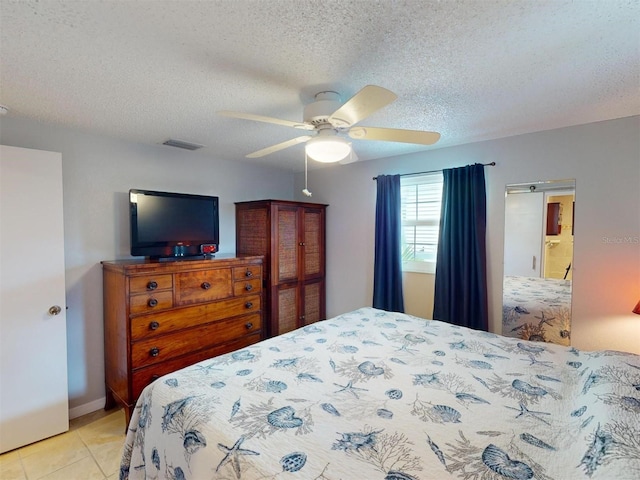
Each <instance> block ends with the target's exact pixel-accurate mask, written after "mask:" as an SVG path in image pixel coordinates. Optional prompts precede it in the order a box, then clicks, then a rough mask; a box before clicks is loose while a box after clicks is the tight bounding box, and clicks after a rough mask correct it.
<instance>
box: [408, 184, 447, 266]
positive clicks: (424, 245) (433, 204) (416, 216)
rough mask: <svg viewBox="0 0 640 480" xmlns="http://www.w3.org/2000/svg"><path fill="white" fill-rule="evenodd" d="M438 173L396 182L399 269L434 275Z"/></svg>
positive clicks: (438, 204) (438, 211)
mask: <svg viewBox="0 0 640 480" xmlns="http://www.w3.org/2000/svg"><path fill="white" fill-rule="evenodd" d="M442 183H443V178H442V172H438V173H429V174H424V175H419V176H411V177H402V178H401V179H400V195H401V203H402V206H401V215H402V270H403V271H405V272H422V273H435V271H436V253H437V250H438V232H439V229H440V205H441V203H442Z"/></svg>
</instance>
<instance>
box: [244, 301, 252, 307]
mask: <svg viewBox="0 0 640 480" xmlns="http://www.w3.org/2000/svg"><path fill="white" fill-rule="evenodd" d="M244 306H245V308H252V307H253V302H247V303H245V304H244Z"/></svg>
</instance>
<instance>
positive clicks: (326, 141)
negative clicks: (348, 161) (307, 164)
mask: <svg viewBox="0 0 640 480" xmlns="http://www.w3.org/2000/svg"><path fill="white" fill-rule="evenodd" d="M305 151H306V152H307V155H309V157H311V158H312V159H313V160H315V161H317V162H322V163H334V162H339V161H340V160H344V159H345V158H347V156H348V155H349V154H350V153H351V145H350V144H349V142H348V141H347V140H346V139H344V138H342V137H336V136H318V137H313V138H312V139H311V140H309V141H308V142H307V143H306V144H305Z"/></svg>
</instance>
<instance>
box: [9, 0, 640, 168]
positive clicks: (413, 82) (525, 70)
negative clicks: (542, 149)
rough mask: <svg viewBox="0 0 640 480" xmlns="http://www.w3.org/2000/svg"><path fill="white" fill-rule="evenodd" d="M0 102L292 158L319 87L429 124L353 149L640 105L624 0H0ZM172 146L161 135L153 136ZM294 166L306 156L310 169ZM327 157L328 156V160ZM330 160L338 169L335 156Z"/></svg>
mask: <svg viewBox="0 0 640 480" xmlns="http://www.w3.org/2000/svg"><path fill="white" fill-rule="evenodd" d="M0 7H1V10H0V31H1V39H0V40H1V43H0V60H1V67H0V85H1V90H0V104H2V105H6V106H7V107H8V108H9V109H10V112H9V114H8V115H10V116H15V117H28V118H33V119H37V120H40V121H44V122H51V123H55V124H60V125H64V126H69V127H73V128H79V129H82V130H86V131H90V132H95V133H99V134H105V135H110V136H115V137H120V138H125V139H129V140H134V141H138V142H142V143H146V144H152V145H158V144H161V143H162V142H163V141H165V140H167V139H169V138H174V139H179V140H185V141H190V142H195V143H200V144H203V145H205V146H206V148H204V149H202V150H200V152H203V153H205V154H210V155H211V156H212V157H214V158H222V159H228V160H236V161H247V162H248V161H251V162H256V163H260V164H268V165H274V166H275V165H278V166H281V167H283V168H287V169H291V170H295V171H299V170H301V169H302V168H303V166H304V153H303V152H304V150H303V146H302V145H297V146H294V147H291V148H289V149H286V150H283V151H281V152H278V153H275V154H273V155H269V156H266V157H262V158H259V159H253V160H249V159H245V158H244V156H245V155H246V154H248V153H250V152H253V151H256V150H259V149H261V148H264V147H267V146H270V145H273V144H275V143H279V142H283V141H285V140H289V139H291V138H294V137H296V136H298V135H300V134H301V133H302V132H301V131H300V130H295V129H292V128H288V127H284V126H279V125H272V124H267V123H260V122H252V121H247V120H240V119H234V118H226V117H222V116H219V115H216V113H215V112H216V111H217V110H235V111H241V112H249V113H255V114H260V115H266V116H271V117H276V118H282V119H285V120H292V121H299V120H301V119H302V109H303V106H304V105H305V104H307V103H309V102H311V101H312V99H313V95H314V94H315V93H317V92H318V91H322V90H335V91H338V92H339V93H340V94H341V96H342V99H343V100H346V99H348V98H349V97H351V96H352V95H353V94H355V93H356V92H357V91H358V90H360V88H362V87H363V86H365V85H367V84H374V85H380V86H383V87H385V88H387V89H389V90H392V91H393V92H395V93H396V94H397V95H398V99H397V100H396V101H395V102H394V103H392V104H390V105H388V106H387V107H385V108H384V109H382V110H380V111H378V112H376V113H375V114H373V115H372V116H370V117H369V118H367V119H365V120H363V121H362V122H361V125H365V126H366V125H368V126H379V127H390V128H406V129H415V130H430V131H438V132H440V133H441V134H442V138H441V140H440V141H439V142H438V143H437V144H436V145H434V146H431V147H425V146H417V145H407V144H401V143H389V142H377V141H364V140H354V141H353V145H354V149H355V151H356V153H357V154H358V156H359V157H360V159H361V160H368V159H373V158H379V157H386V156H392V155H399V154H403V153H410V152H416V151H420V150H429V149H434V148H440V147H445V146H451V145H459V144H464V143H469V142H475V141H481V140H488V139H494V138H499V137H506V136H511V135H517V134H522V133H528V132H534V131H540V130H548V129H552V128H558V127H564V126H570V125H578V124H583V123H589V122H594V121H599V120H608V119H612V118H620V117H625V116H630V115H636V114H639V113H640V94H639V87H640V80H639V79H640V33H639V32H640V2H638V1H636V0H629V1H622V0H465V1H454V0H450V1H446V0H442V1H427V0H405V1H399V0H396V1H392V0H387V1H368V0H358V1H352V0H340V1H326V0H325V1H319V0H313V1H308V0H268V1H267V0H235V1H231V0H226V1H216V0H208V1H207V0H204V1H184V0H183V1H162V0H155V1H154V0H150V1H142V0H140V1H134V0H129V1H109V0H107V1H100V2H98V1H94V0H84V1H82V0H78V1H69V0H67V1H59V0H42V1H29V0H19V1H9V0H0ZM161 148H172V147H161ZM310 168H311V166H310ZM332 168H334V167H332ZM335 168H339V167H335Z"/></svg>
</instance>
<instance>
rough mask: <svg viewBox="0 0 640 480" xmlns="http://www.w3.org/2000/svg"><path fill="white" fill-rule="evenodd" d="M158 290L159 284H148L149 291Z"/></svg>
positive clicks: (152, 282)
mask: <svg viewBox="0 0 640 480" xmlns="http://www.w3.org/2000/svg"><path fill="white" fill-rule="evenodd" d="M156 288H158V282H154V281H151V282H149V283H147V290H155V289H156Z"/></svg>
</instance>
